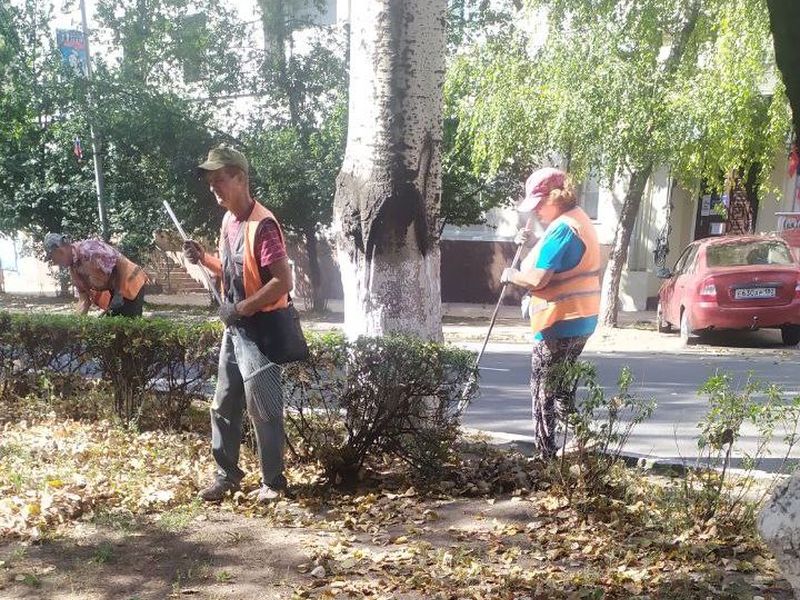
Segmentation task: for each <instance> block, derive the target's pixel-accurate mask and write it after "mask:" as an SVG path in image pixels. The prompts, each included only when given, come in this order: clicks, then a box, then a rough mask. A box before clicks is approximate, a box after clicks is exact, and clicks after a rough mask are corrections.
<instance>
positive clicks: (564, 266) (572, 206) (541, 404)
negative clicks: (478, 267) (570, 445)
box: [501, 167, 600, 458]
mask: <svg viewBox="0 0 800 600" xmlns="http://www.w3.org/2000/svg"><path fill="white" fill-rule="evenodd" d="M518 210H519V211H520V212H530V211H533V214H534V216H535V217H536V219H537V220H538V221H539V222H540V223H541V224H542V225H544V226H545V227H546V230H545V232H544V235H542V238H541V239H540V240H539V241H538V242H537V243H536V245H535V246H534V248H533V249H532V250H531V251H530V252H529V253H528V255H527V256H526V257H525V259H524V260H523V261H522V264H521V266H520V269H519V270H516V269H506V270H505V271H504V272H503V275H502V276H501V281H502V282H503V283H512V284H514V285H517V286H519V287H522V288H525V289H526V290H528V296H527V297H526V300H525V302H524V304H523V306H524V308H525V312H527V313H528V314H529V315H530V321H531V329H532V331H533V334H534V342H533V352H532V355H531V395H532V397H533V420H534V440H535V444H536V446H537V450H538V451H539V453H540V455H542V456H543V457H546V458H549V457H552V456H554V455H555V454H556V439H555V430H556V425H557V423H556V418H557V417H562V418H563V417H564V416H565V413H566V411H568V410H570V409H571V407H572V406H573V403H574V400H575V398H574V389H573V387H572V385H570V383H569V380H568V378H564V377H563V376H560V374H561V373H563V372H564V371H563V370H564V369H569V367H571V366H572V365H574V363H575V362H576V361H577V359H578V357H579V356H580V354H581V352H582V351H583V347H584V345H585V344H586V341H587V340H588V339H589V336H590V335H591V334H592V333H593V332H594V330H595V328H596V327H597V315H598V313H599V310H600V245H599V244H598V241H597V234H596V232H595V229H594V225H593V224H592V222H591V220H590V219H589V217H588V216H587V215H586V213H585V212H584V211H583V209H582V208H580V207H579V206H578V201H577V198H576V196H575V190H574V188H573V186H572V183H571V182H570V181H569V179H568V177H567V175H566V174H565V173H564V172H563V171H560V170H558V169H553V168H550V167H547V168H544V169H539V170H537V171H535V172H534V173H533V174H531V176H530V177H529V178H528V180H527V182H526V184H525V198H524V199H523V201H522V202H521V203H520V205H519V207H518ZM529 237H530V231H528V230H527V229H525V230H522V231H521V232H520V235H519V236H518V239H517V241H518V243H526V242H527V240H528V238H529Z"/></svg>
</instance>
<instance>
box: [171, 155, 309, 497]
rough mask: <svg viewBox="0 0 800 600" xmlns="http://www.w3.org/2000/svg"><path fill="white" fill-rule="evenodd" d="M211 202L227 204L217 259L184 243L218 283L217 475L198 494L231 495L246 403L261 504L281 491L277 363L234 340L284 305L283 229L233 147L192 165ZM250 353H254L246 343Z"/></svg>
mask: <svg viewBox="0 0 800 600" xmlns="http://www.w3.org/2000/svg"><path fill="white" fill-rule="evenodd" d="M198 169H199V171H200V174H201V175H202V177H203V178H204V179H205V181H206V183H207V184H208V186H209V188H210V189H211V191H212V192H213V194H214V196H215V197H216V199H217V203H218V204H219V205H220V206H221V207H223V208H225V209H226V211H227V212H226V213H225V216H224V217H223V219H222V229H221V231H220V240H219V258H217V257H216V256H213V255H211V254H209V253H207V252H205V251H204V249H203V248H202V247H201V246H200V244H198V243H197V242H195V241H194V240H189V241H187V242H185V244H184V254H185V256H186V258H187V260H189V261H190V262H192V263H194V264H197V263H200V264H202V265H203V266H205V267H206V268H208V269H209V270H210V271H211V272H212V273H214V275H215V276H217V277H218V278H219V279H221V281H222V291H223V304H222V306H220V309H219V318H220V320H221V321H222V322H223V323H225V325H229V326H230V325H237V324H238V325H240V326H237V327H236V328H235V331H232V330H231V329H232V328H230V327H229V328H226V330H225V333H224V335H223V338H222V347H221V349H220V357H219V369H218V373H217V389H216V392H215V393H214V402H213V404H212V405H211V453H212V455H213V456H214V460H215V461H216V463H217V472H216V474H215V476H214V478H213V479H212V481H211V482H210V483H209V484H208V486H207V487H205V488H203V489H202V490H200V493H199V496H200V498H201V499H203V500H205V501H207V502H219V501H220V500H222V499H223V498H224V497H225V495H226V494H229V493H235V492H236V491H237V490H238V489H239V487H240V484H241V481H242V479H243V478H244V472H243V471H242V470H241V469H240V468H239V447H240V446H241V443H242V418H243V415H244V410H245V408H246V409H247V412H248V413H249V416H250V419H251V421H252V423H253V428H254V429H255V434H256V444H257V446H258V453H259V458H260V462H261V487H260V488H259V489H258V490H257V491H256V492H255V493H254V494H253V496H254V497H255V499H256V500H257V501H258V502H261V503H269V502H273V501H275V500H277V499H278V498H279V497H280V496H281V495H282V494H283V492H284V491H285V489H286V478H285V477H284V475H283V466H284V465H283V456H284V438H285V434H284V423H283V392H282V389H281V377H280V367H279V366H278V365H276V364H274V363H272V362H270V361H269V359H268V358H267V357H266V356H264V355H259V356H250V355H242V354H241V353H242V351H243V350H242V349H241V347H240V351H239V352H237V351H236V344H234V340H233V337H232V336H234V335H236V336H251V335H252V334H253V333H256V334H257V333H258V328H259V325H258V323H259V318H258V317H259V315H260V314H262V313H268V312H270V311H274V310H278V309H281V308H285V307H287V306H288V305H289V291H290V290H291V289H292V287H293V283H292V270H291V266H290V265H289V258H288V256H287V254H286V245H285V243H284V239H283V233H282V232H281V228H280V226H279V225H278V221H277V220H276V219H275V216H274V215H273V214H272V213H271V212H270V211H269V210H267V209H266V208H265V207H264V206H262V205H261V204H260V203H258V202H256V201H255V200H254V199H253V198H252V196H251V195H250V186H249V169H250V167H249V163H248V161H247V158H246V157H245V156H244V154H242V153H241V152H239V151H238V150H235V149H234V148H230V147H227V146H219V147H217V148H213V149H212V150H211V151H210V152H209V153H208V159H207V160H206V161H205V162H204V163H203V164H201V165H200V166H199V167H198ZM247 349H248V350H249V351H250V352H257V353H258V352H260V351H259V349H257V348H256V349H254V348H253V347H252V345H248V346H247Z"/></svg>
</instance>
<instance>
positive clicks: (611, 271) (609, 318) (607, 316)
mask: <svg viewBox="0 0 800 600" xmlns="http://www.w3.org/2000/svg"><path fill="white" fill-rule="evenodd" d="M652 173H653V166H652V165H647V166H645V167H644V168H642V169H639V170H637V171H635V172H634V173H632V174H631V178H630V183H629V185H628V191H627V193H626V194H625V200H624V201H623V203H622V209H621V210H620V215H619V223H618V224H617V230H616V232H615V233H614V245H613V246H612V247H611V254H610V255H609V257H608V264H607V265H606V271H605V274H604V275H603V289H602V293H601V297H600V318H599V321H600V325H601V326H603V327H616V326H617V315H618V313H619V286H620V282H621V280H622V270H623V269H624V268H625V263H626V262H627V261H628V248H629V247H630V243H631V235H632V234H633V227H634V225H635V224H636V217H637V215H638V214H639V207H640V206H641V204H642V196H643V195H644V188H645V186H646V185H647V180H648V179H650V175H652Z"/></svg>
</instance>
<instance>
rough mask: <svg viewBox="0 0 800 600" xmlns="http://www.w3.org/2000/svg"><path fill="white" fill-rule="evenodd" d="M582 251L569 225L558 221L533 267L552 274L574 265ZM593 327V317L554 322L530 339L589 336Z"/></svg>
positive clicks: (584, 247)
mask: <svg viewBox="0 0 800 600" xmlns="http://www.w3.org/2000/svg"><path fill="white" fill-rule="evenodd" d="M585 251H586V246H585V245H584V243H583V241H582V240H581V238H579V237H578V235H577V234H576V233H575V232H574V231H573V230H572V228H571V227H570V226H569V225H567V224H566V223H559V224H558V225H556V226H555V227H553V229H551V230H550V231H549V232H548V233H547V236H546V237H545V238H544V241H543V242H542V247H541V249H540V251H539V256H538V258H537V259H536V268H537V269H547V270H553V271H554V272H555V273H563V272H564V271H569V270H570V269H574V268H575V267H577V266H578V263H580V262H581V258H583V253H584V252H585ZM596 327H597V316H593V317H581V318H579V319H569V320H566V321H558V322H556V323H553V324H552V325H551V326H550V327H548V328H547V329H543V330H542V331H539V332H538V333H537V334H536V335H535V336H534V339H537V340H545V339H558V338H566V337H575V336H580V335H591V334H592V333H593V332H594V330H595V328H596Z"/></svg>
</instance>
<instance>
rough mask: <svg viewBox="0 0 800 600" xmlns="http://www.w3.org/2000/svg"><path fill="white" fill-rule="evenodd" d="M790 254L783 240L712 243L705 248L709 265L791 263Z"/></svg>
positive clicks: (730, 265) (737, 265)
mask: <svg viewBox="0 0 800 600" xmlns="http://www.w3.org/2000/svg"><path fill="white" fill-rule="evenodd" d="M792 263H793V261H792V255H791V254H790V253H789V248H788V247H787V246H786V244H784V243H783V242H778V241H763V242H762V241H749V242H733V243H729V244H714V245H711V246H709V247H708V248H706V264H707V265H708V266H709V267H741V266H746V265H791V264H792Z"/></svg>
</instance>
